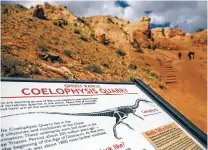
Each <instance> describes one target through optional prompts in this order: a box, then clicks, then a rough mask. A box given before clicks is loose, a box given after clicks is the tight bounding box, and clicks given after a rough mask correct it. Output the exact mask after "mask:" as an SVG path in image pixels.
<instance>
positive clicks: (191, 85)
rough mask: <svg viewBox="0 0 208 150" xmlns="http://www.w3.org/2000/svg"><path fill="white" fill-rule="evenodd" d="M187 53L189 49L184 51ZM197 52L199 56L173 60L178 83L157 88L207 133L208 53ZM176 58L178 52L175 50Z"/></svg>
mask: <svg viewBox="0 0 208 150" xmlns="http://www.w3.org/2000/svg"><path fill="white" fill-rule="evenodd" d="M182 53H184V54H186V53H187V51H182ZM203 53H204V52H200V53H197V57H196V58H195V59H192V60H188V58H187V57H186V56H184V57H183V59H182V60H178V59H175V60H173V68H174V69H175V71H176V75H177V80H178V83H173V84H167V88H168V90H160V89H155V90H156V91H157V92H158V93H159V94H160V95H161V96H162V97H163V98H165V99H166V100H167V101H168V102H169V103H170V104H172V105H173V106H174V107H175V108H176V109H178V110H179V111H180V112H181V113H182V114H183V115H185V116H186V117H187V118H188V119H189V120H191V121H192V122H193V123H194V124H195V125H197V126H198V127H199V128H200V129H202V130H203V131H204V132H205V133H207V119H206V114H207V110H206V108H207V107H206V100H207V95H206V92H207V82H206V65H207V64H206V58H205V57H206V55H203ZM173 56H175V58H177V53H176V52H175V55H174V54H173Z"/></svg>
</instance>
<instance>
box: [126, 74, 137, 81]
mask: <svg viewBox="0 0 208 150" xmlns="http://www.w3.org/2000/svg"><path fill="white" fill-rule="evenodd" d="M128 80H129V81H131V82H134V81H135V80H136V77H135V76H133V75H131V76H129V77H128Z"/></svg>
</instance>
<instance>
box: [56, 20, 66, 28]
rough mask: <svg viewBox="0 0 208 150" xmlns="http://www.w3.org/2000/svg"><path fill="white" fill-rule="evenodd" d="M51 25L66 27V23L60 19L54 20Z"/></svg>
mask: <svg viewBox="0 0 208 150" xmlns="http://www.w3.org/2000/svg"><path fill="white" fill-rule="evenodd" d="M53 24H54V25H55V26H58V27H61V28H63V27H64V26H67V25H68V22H67V21H66V20H65V19H63V18H61V19H57V20H54V21H53Z"/></svg>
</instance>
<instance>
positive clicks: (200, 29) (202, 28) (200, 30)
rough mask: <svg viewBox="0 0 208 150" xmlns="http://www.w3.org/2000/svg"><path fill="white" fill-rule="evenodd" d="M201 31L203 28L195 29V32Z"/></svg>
mask: <svg viewBox="0 0 208 150" xmlns="http://www.w3.org/2000/svg"><path fill="white" fill-rule="evenodd" d="M201 31H204V28H199V29H197V30H196V32H201Z"/></svg>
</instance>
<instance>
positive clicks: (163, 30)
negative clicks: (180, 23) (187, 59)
mask: <svg viewBox="0 0 208 150" xmlns="http://www.w3.org/2000/svg"><path fill="white" fill-rule="evenodd" d="M162 35H163V36H165V29H164V28H162Z"/></svg>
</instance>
